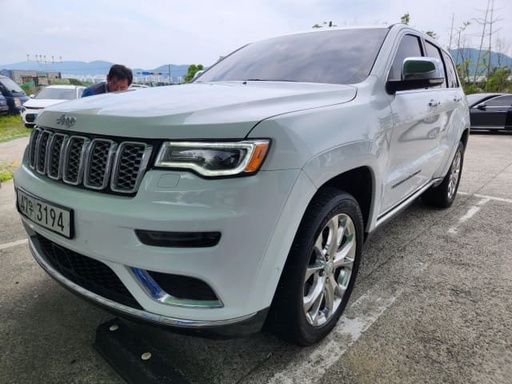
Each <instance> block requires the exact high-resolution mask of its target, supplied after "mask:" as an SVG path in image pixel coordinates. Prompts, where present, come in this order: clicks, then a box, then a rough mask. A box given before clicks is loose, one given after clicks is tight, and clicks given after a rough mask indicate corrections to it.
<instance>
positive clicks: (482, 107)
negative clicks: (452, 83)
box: [476, 103, 487, 111]
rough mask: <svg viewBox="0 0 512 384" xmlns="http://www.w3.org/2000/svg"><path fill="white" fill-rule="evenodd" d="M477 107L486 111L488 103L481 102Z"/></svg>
mask: <svg viewBox="0 0 512 384" xmlns="http://www.w3.org/2000/svg"><path fill="white" fill-rule="evenodd" d="M476 107H477V108H478V109H480V110H481V111H485V109H486V108H487V105H486V104H485V103H481V104H478V105H477V106H476Z"/></svg>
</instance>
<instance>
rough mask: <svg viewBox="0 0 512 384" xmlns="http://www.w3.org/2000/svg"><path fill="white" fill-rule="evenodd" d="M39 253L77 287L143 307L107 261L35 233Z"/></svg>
mask: <svg viewBox="0 0 512 384" xmlns="http://www.w3.org/2000/svg"><path fill="white" fill-rule="evenodd" d="M33 239H34V241H37V242H38V243H39V247H40V249H41V252H42V256H43V257H44V259H45V261H46V262H47V263H48V264H50V265H51V266H52V267H53V268H54V269H55V270H56V271H57V272H59V273H60V274H61V275H62V276H64V277H65V278H66V279H68V280H71V281H72V282H73V283H75V284H77V285H79V286H80V287H82V288H84V289H86V290H88V291H90V292H93V293H95V294H97V295H99V296H102V297H105V298H107V299H109V300H112V301H115V302H116V303H120V304H123V305H126V306H128V307H131V308H135V309H142V307H141V306H140V305H139V303H138V302H137V301H136V300H135V298H134V297H133V296H132V294H131V293H130V292H129V291H128V289H126V287H125V286H124V284H123V283H122V282H121V280H120V279H119V278H118V277H117V275H116V274H115V273H114V271H112V270H111V269H110V268H109V267H108V266H107V265H106V264H103V263H102V262H100V261H97V260H94V259H91V258H90V257H87V256H84V255H81V254H79V253H76V252H74V251H71V250H69V249H67V248H64V247H61V246H60V245H57V244H55V243H54V242H52V241H50V240H48V239H47V238H45V237H43V236H41V235H37V236H36V237H35V238H33Z"/></svg>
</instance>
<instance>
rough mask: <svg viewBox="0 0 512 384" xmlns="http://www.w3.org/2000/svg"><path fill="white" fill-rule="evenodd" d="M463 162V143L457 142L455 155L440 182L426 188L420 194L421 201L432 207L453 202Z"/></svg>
mask: <svg viewBox="0 0 512 384" xmlns="http://www.w3.org/2000/svg"><path fill="white" fill-rule="evenodd" d="M463 162H464V144H462V142H459V146H458V147H457V151H456V152H455V156H453V160H452V164H451V166H450V170H449V171H448V173H447V174H446V176H445V177H444V179H443V181H442V182H441V184H439V185H438V186H436V187H432V188H430V189H428V190H427V191H426V192H425V193H424V194H423V196H422V199H423V201H424V202H425V203H426V204H428V205H432V206H434V207H438V208H448V207H449V206H451V205H452V204H453V201H454V200H455V196H456V195H457V190H458V189H459V183H460V178H461V176H462V165H463Z"/></svg>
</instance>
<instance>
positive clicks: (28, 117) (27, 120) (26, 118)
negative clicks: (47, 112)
mask: <svg viewBox="0 0 512 384" xmlns="http://www.w3.org/2000/svg"><path fill="white" fill-rule="evenodd" d="M41 111H42V109H30V108H25V107H21V111H20V114H21V119H22V120H23V123H24V124H35V121H36V118H37V115H38V114H39V113H40V112H41Z"/></svg>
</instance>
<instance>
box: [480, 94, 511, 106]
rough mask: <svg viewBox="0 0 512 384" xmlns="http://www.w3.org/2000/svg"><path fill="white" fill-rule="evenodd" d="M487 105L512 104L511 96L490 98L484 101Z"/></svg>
mask: <svg viewBox="0 0 512 384" xmlns="http://www.w3.org/2000/svg"><path fill="white" fill-rule="evenodd" d="M485 104H486V105H487V106H488V107H504V106H509V105H512V96H500V97H496V98H494V99H492V100H489V101H486V102H485Z"/></svg>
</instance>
